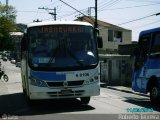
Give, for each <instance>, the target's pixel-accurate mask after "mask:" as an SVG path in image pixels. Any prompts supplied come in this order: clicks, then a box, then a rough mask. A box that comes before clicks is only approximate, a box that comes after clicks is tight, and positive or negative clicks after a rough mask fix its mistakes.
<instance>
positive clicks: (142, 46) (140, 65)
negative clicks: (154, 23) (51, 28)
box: [132, 27, 160, 103]
mask: <svg viewBox="0 0 160 120" xmlns="http://www.w3.org/2000/svg"><path fill="white" fill-rule="evenodd" d="M134 54H135V65H134V73H133V79H132V89H133V90H134V91H136V92H140V93H145V94H147V93H148V92H149V93H150V100H151V102H153V103H157V102H159V99H160V27H159V28H154V29H150V30H145V31H142V32H141V33H140V35H139V41H138V47H137V48H136V49H135V51H134Z"/></svg>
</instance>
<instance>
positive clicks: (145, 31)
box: [140, 27, 160, 36]
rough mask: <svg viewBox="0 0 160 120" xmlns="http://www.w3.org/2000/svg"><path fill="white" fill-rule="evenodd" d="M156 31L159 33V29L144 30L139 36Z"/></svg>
mask: <svg viewBox="0 0 160 120" xmlns="http://www.w3.org/2000/svg"><path fill="white" fill-rule="evenodd" d="M156 31H160V27H157V28H153V29H148V30H144V31H142V32H140V36H141V35H143V34H147V33H152V32H156Z"/></svg>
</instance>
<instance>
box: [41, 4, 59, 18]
mask: <svg viewBox="0 0 160 120" xmlns="http://www.w3.org/2000/svg"><path fill="white" fill-rule="evenodd" d="M38 9H44V10H46V11H47V12H48V13H49V14H51V15H52V16H53V18H54V20H55V21H56V15H57V13H56V7H54V9H50V8H44V7H42V8H38ZM48 10H54V13H52V12H49V11H48Z"/></svg>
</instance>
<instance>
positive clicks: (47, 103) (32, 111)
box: [0, 93, 95, 116]
mask: <svg viewBox="0 0 160 120" xmlns="http://www.w3.org/2000/svg"><path fill="white" fill-rule="evenodd" d="M94 109H95V108H94V107H92V106H89V105H81V104H80V101H79V100H78V99H60V100H41V101H36V102H34V104H32V105H30V104H29V102H28V101H27V99H26V98H25V97H24V95H23V93H15V94H7V95H1V96H0V115H3V114H10V115H18V116H23V115H29V116H30V115H43V114H53V113H65V112H77V111H88V110H94Z"/></svg>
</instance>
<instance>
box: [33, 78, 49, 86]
mask: <svg viewBox="0 0 160 120" xmlns="http://www.w3.org/2000/svg"><path fill="white" fill-rule="evenodd" d="M30 83H31V85H34V86H39V87H47V85H46V83H45V82H44V81H43V80H38V79H34V78H30Z"/></svg>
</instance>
